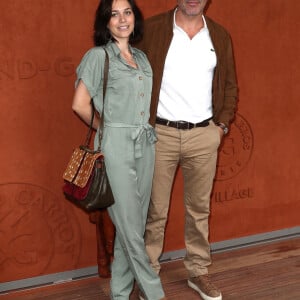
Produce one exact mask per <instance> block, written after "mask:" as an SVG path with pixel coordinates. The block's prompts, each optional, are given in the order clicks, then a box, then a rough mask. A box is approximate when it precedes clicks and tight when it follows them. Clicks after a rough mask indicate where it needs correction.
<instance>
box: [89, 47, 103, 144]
mask: <svg viewBox="0 0 300 300" xmlns="http://www.w3.org/2000/svg"><path fill="white" fill-rule="evenodd" d="M103 50H104V51H105V62H104V74H103V108H102V112H101V117H100V125H99V127H100V130H99V145H98V149H100V146H101V140H102V131H103V126H104V99H105V94H106V86H107V80H108V68H109V57H108V53H107V51H106V49H105V48H103ZM91 107H92V117H91V121H90V124H89V130H88V133H87V136H86V139H85V143H84V145H85V146H86V147H88V146H89V144H90V141H91V136H92V131H93V122H94V117H95V105H94V101H93V99H91Z"/></svg>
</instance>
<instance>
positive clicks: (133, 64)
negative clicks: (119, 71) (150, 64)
mask: <svg viewBox="0 0 300 300" xmlns="http://www.w3.org/2000/svg"><path fill="white" fill-rule="evenodd" d="M121 55H122V57H123V58H124V60H125V61H126V62H127V64H128V65H130V66H131V67H133V68H135V69H137V67H138V65H137V63H136V62H135V60H134V58H133V55H132V54H131V53H130V52H129V53H125V52H121Z"/></svg>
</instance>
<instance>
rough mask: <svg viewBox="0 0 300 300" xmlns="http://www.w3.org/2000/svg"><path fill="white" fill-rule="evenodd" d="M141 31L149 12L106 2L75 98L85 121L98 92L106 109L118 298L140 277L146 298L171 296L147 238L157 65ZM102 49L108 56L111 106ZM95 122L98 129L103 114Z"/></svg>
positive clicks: (121, 0) (122, 1) (114, 293)
mask: <svg viewBox="0 0 300 300" xmlns="http://www.w3.org/2000/svg"><path fill="white" fill-rule="evenodd" d="M141 35H142V14H141V12H140V10H139V8H138V7H137V5H136V4H135V1H133V0H129V1H128V0H102V1H101V2H100V4H99V7H98V9H97V12H96V19H95V24H94V43H95V46H96V47H94V48H92V49H90V50H89V51H88V52H87V53H86V54H85V56H84V57H83V59H82V61H81V63H80V65H79V66H78V68H77V81H76V91H75V95H74V99H73V105H72V108H73V110H74V111H75V112H76V113H77V114H78V115H79V117H80V118H81V119H83V120H84V121H85V122H86V123H89V120H90V118H91V105H90V100H91V98H93V101H94V103H95V107H96V110H97V111H98V112H99V113H100V112H101V111H102V109H104V130H103V139H102V145H101V148H102V151H103V152H104V155H105V161H106V169H107V174H108V177H109V180H110V184H111V187H112V191H113V194H114V198H115V204H114V205H112V206H111V207H109V208H108V211H109V214H110V217H111V219H112V221H113V223H114V225H115V227H116V238H115V246H114V260H113V263H112V279H111V298H112V299H118V300H121V299H122V300H123V299H124V300H125V299H126V300H128V299H129V295H130V293H131V291H132V289H133V283H134V280H136V282H137V284H138V286H139V288H140V290H141V292H142V293H143V295H144V297H145V299H149V300H158V299H166V298H164V292H163V289H162V286H161V282H160V279H159V277H158V275H157V274H156V273H155V272H154V271H153V269H152V268H151V266H150V264H149V258H148V256H147V254H146V250H145V246H144V240H143V235H144V231H145V223H146V216H147V210H148V205H149V201H150V192H151V184H152V175H153V166H154V143H155V141H156V137H155V133H154V130H153V128H152V127H151V126H150V125H149V124H148V120H149V106H150V96H151V89H152V70H151V67H150V64H149V62H148V60H147V58H146V56H145V54H144V53H143V52H141V51H140V50H138V49H136V48H133V47H132V46H131V45H130V43H134V42H136V41H137V40H139V39H140V38H141ZM103 48H105V49H106V51H107V53H108V56H109V75H108V83H107V90H106V96H105V101H104V107H103V99H102V87H103V69H104V61H105V52H104V49H103ZM93 126H94V127H95V128H98V126H99V118H96V120H95V122H94V124H93ZM97 133H99V132H97ZM95 147H97V138H95ZM140 298H141V299H142V297H141V296H140Z"/></svg>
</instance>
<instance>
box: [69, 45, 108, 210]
mask: <svg viewBox="0 0 300 300" xmlns="http://www.w3.org/2000/svg"><path fill="white" fill-rule="evenodd" d="M108 66H109V58H108V54H107V52H106V51H105V66H104V84H103V109H102V113H101V124H100V130H99V146H98V149H97V150H92V149H90V148H89V145H90V140H91V135H92V129H93V128H92V125H93V120H94V116H95V107H94V103H93V99H92V100H91V107H92V118H91V121H90V124H89V130H88V133H87V136H86V140H85V143H84V145H81V146H79V147H77V148H76V149H74V151H73V153H72V155H71V159H70V161H69V163H68V165H67V168H66V170H65V172H64V174H63V179H64V186H63V192H64V194H65V196H66V198H67V199H68V200H70V201H72V202H73V203H74V204H75V205H77V206H79V207H80V208H82V209H84V210H85V211H87V212H91V211H95V210H98V209H101V208H106V207H108V206H110V205H112V204H113V203H114V198H113V194H112V190H111V187H110V184H109V180H108V177H107V173H106V168H105V159H104V155H103V153H102V152H101V140H102V132H103V118H104V115H103V111H104V98H105V92H106V85H107V78H108Z"/></svg>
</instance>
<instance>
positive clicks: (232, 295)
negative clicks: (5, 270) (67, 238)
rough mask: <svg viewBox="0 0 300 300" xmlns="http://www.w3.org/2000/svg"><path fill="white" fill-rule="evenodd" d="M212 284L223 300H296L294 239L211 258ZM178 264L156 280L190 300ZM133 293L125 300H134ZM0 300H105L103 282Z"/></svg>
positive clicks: (299, 257)
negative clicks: (217, 289) (220, 292)
mask: <svg viewBox="0 0 300 300" xmlns="http://www.w3.org/2000/svg"><path fill="white" fill-rule="evenodd" d="M209 271H210V274H211V276H212V280H213V282H214V283H215V285H217V286H218V287H219V288H220V290H221V291H222V294H223V300H260V299H261V300H275V299H276V300H292V299H293V300H298V299H299V300H300V238H295V239H290V240H283V241H279V242H273V243H268V244H264V245H259V246H252V247H248V248H243V249H239V250H232V251H227V252H223V253H216V254H213V265H212V266H211V268H210V270H209ZM186 277H187V274H186V271H185V269H184V266H183V262H182V260H176V261H170V262H165V263H163V265H162V271H161V279H162V282H163V286H164V288H165V292H166V296H167V297H168V299H172V300H182V299H184V300H194V299H195V300H196V299H198V300H199V299H201V298H200V296H199V295H198V294H197V293H196V292H194V291H193V290H191V289H190V288H188V287H187V284H186ZM137 295H138V290H137V288H135V289H134V291H133V293H132V295H131V297H130V300H135V299H138V297H137ZM0 299H1V300H6V299H7V300H21V299H22V300H33V299H43V300H79V299H84V300H95V299H97V300H109V299H110V298H109V279H102V278H98V277H91V278H86V279H81V280H77V281H72V282H68V283H62V284H57V285H52V286H47V287H40V288H34V289H30V290H25V291H15V292H10V293H8V294H3V295H0Z"/></svg>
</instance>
